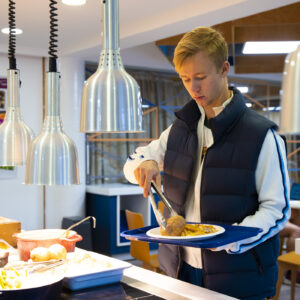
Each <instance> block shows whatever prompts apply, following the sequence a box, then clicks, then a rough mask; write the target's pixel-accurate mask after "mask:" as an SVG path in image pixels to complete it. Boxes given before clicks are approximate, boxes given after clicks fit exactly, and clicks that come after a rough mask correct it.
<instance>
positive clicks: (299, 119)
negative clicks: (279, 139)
mask: <svg viewBox="0 0 300 300" xmlns="http://www.w3.org/2000/svg"><path fill="white" fill-rule="evenodd" d="M280 133H282V134H300V46H298V48H297V49H296V50H295V51H293V52H291V53H290V54H288V55H287V57H286V59H285V64H284V72H283V79H282V95H281V115H280Z"/></svg>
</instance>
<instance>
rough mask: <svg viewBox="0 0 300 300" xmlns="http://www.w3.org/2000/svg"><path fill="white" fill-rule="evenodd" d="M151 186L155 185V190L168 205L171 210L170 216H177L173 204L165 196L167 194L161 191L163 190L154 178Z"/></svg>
mask: <svg viewBox="0 0 300 300" xmlns="http://www.w3.org/2000/svg"><path fill="white" fill-rule="evenodd" d="M151 187H153V189H154V190H155V192H156V193H157V195H158V197H159V198H160V200H161V201H162V202H163V203H164V205H165V206H166V208H167V209H168V210H169V212H170V216H171V217H173V216H177V212H176V211H175V210H174V209H173V207H172V206H171V204H170V202H169V201H168V199H167V198H166V197H165V195H164V194H163V193H162V192H161V190H160V189H159V188H158V186H157V185H156V183H155V182H154V181H153V180H152V181H151Z"/></svg>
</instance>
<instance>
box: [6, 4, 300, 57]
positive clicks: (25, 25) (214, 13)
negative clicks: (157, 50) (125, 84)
mask: <svg viewBox="0 0 300 300" xmlns="http://www.w3.org/2000/svg"><path fill="white" fill-rule="evenodd" d="M101 2H102V1H100V0H87V3H86V5H84V6H78V7H76V6H67V5H64V4H62V3H61V1H60V0H58V19H59V38H58V40H59V42H58V54H59V56H63V55H74V56H78V57H80V58H82V59H85V60H90V61H91V60H94V61H97V60H98V57H99V52H100V50H101V42H102V41H101V31H102V25H101V16H102V9H101ZM297 2H298V1H297V0H277V1H274V0H264V1H261V0H226V1H224V0H213V1H212V0H201V1H200V0H188V1H183V0H163V1H162V0H120V1H119V7H120V8H119V14H120V46H121V49H126V48H131V47H136V46H140V45H143V44H147V43H154V42H156V41H158V40H161V39H165V38H168V37H171V36H175V35H178V34H182V33H184V32H186V31H188V30H190V29H192V28H194V27H197V26H200V25H203V26H212V25H215V24H220V23H224V22H228V21H231V20H235V19H239V18H243V17H246V16H249V15H253V14H257V13H260V12H263V11H266V10H270V9H274V8H277V7H281V6H286V5H288V4H291V3H297ZM48 3H49V2H48V1H45V0H43V1H41V0H26V1H25V0H16V25H17V27H18V28H21V29H23V34H22V35H18V36H17V46H16V54H17V55H18V54H22V55H30V56H47V55H48V54H47V53H48V44H49V41H48V40H49V6H48V5H49V4H48ZM7 11H8V0H2V1H0V28H3V27H8V12H7ZM7 44H8V36H7V35H4V34H2V33H0V53H7V48H8V45H7Z"/></svg>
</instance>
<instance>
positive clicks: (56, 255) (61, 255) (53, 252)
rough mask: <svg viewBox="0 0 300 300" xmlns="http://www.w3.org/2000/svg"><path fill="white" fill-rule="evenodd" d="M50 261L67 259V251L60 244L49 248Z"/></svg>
mask: <svg viewBox="0 0 300 300" xmlns="http://www.w3.org/2000/svg"><path fill="white" fill-rule="evenodd" d="M48 251H49V256H50V259H65V258H66V257H67V250H66V248H65V247H64V246H62V245H60V244H54V245H52V246H50V247H49V248H48Z"/></svg>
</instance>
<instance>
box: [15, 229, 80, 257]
mask: <svg viewBox="0 0 300 300" xmlns="http://www.w3.org/2000/svg"><path fill="white" fill-rule="evenodd" d="M65 232H66V230H65V229H41V230H31V231H24V232H21V233H17V234H15V237H16V238H17V247H18V252H19V256H20V259H21V260H24V261H27V260H28V259H29V258H30V251H31V250H32V249H34V248H36V247H45V248H49V247H50V246H51V245H53V244H61V245H63V246H64V247H65V248H66V250H67V252H73V251H74V249H75V245H76V242H79V241H81V240H82V236H81V235H79V234H77V233H76V231H73V230H71V231H70V232H69V237H68V238H65V237H62V236H63V234H64V233H65Z"/></svg>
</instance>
